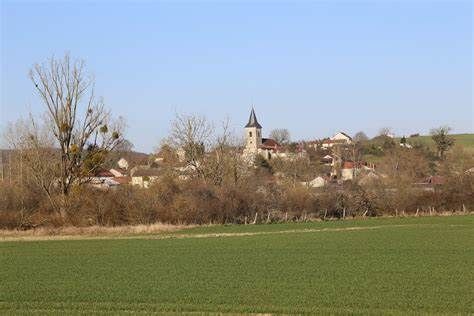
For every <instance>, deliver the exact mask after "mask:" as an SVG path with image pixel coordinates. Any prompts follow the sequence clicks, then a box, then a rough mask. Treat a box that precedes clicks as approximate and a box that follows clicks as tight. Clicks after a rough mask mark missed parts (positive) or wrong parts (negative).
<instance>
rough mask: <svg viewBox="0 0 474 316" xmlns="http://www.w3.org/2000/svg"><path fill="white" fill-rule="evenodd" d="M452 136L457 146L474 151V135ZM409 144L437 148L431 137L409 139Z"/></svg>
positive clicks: (398, 139)
mask: <svg viewBox="0 0 474 316" xmlns="http://www.w3.org/2000/svg"><path fill="white" fill-rule="evenodd" d="M451 136H452V137H453V138H454V141H455V144H458V145H461V146H463V147H464V148H465V149H467V150H469V151H474V134H453V135H451ZM397 141H398V142H399V141H400V138H397ZM407 142H408V143H410V144H417V143H418V144H423V145H426V146H429V147H434V146H435V144H434V141H433V139H432V138H431V136H430V135H426V136H417V137H407Z"/></svg>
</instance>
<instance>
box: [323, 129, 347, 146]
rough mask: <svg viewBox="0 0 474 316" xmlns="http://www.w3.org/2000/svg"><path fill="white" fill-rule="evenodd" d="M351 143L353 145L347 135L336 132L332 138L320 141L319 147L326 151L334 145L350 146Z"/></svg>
mask: <svg viewBox="0 0 474 316" xmlns="http://www.w3.org/2000/svg"><path fill="white" fill-rule="evenodd" d="M352 143H353V142H352V137H350V136H349V135H347V134H346V133H344V132H338V133H336V134H334V136H332V137H331V138H329V139H324V140H323V141H322V145H321V146H322V147H323V148H324V149H328V148H332V147H334V146H336V145H350V144H352Z"/></svg>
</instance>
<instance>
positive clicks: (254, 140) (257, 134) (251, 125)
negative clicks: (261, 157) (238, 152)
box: [245, 108, 262, 154]
mask: <svg viewBox="0 0 474 316" xmlns="http://www.w3.org/2000/svg"><path fill="white" fill-rule="evenodd" d="M245 139H246V144H245V151H246V152H247V153H252V154H256V153H258V150H259V148H260V146H261V145H262V125H260V124H259V123H258V121H257V116H256V115H255V110H254V109H253V108H252V111H251V112H250V117H249V122H248V123H247V125H245Z"/></svg>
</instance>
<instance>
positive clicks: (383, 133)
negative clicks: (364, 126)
mask: <svg viewBox="0 0 474 316" xmlns="http://www.w3.org/2000/svg"><path fill="white" fill-rule="evenodd" d="M390 135H392V129H391V128H390V127H382V128H381V129H380V130H379V135H378V136H387V137H390Z"/></svg>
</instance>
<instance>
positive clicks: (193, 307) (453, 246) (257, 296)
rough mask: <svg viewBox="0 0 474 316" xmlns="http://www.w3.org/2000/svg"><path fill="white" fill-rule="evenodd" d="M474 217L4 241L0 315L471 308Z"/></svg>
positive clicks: (466, 311)
mask: <svg viewBox="0 0 474 316" xmlns="http://www.w3.org/2000/svg"><path fill="white" fill-rule="evenodd" d="M473 244H474V216H452V217H420V218H398V219H383V218H381V219H368V220H349V221H332V222H317V223H290V224H271V225H247V226H237V225H232V226H210V227H196V228H191V229H186V230H180V231H176V232H167V233H163V234H154V235H141V236H122V237H116V238H110V239H83V240H49V241H4V242H0V266H1V269H0V280H2V281H1V282H0V313H1V314H5V313H8V314H11V313H13V314H14V313H18V314H24V313H33V312H36V313H42V314H44V313H58V314H59V313H64V312H67V313H70V314H81V313H82V314H84V313H85V314H90V313H104V314H107V313H109V314H120V313H123V314H126V313H135V312H147V313H151V312H156V313H162V312H168V313H175V314H180V313H188V312H189V313H192V312H197V313H214V312H225V313H277V314H278V313H289V314H294V313H300V314H314V313H319V314H327V313H336V314H348V313H350V314H367V313H373V314H407V313H412V314H420V313H441V314H460V313H461V314H469V313H471V314H472V313H474V301H473V297H474V281H473V280H474V272H473V269H472V264H473V262H474V249H473V246H472V245H473Z"/></svg>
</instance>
